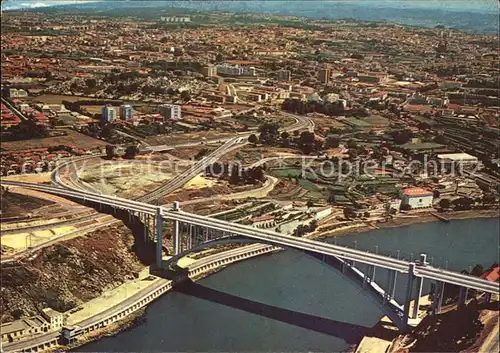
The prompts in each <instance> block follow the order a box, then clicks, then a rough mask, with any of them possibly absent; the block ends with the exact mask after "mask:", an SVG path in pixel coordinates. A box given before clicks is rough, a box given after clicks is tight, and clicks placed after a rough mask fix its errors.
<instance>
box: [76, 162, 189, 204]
mask: <svg viewBox="0 0 500 353" xmlns="http://www.w3.org/2000/svg"><path fill="white" fill-rule="evenodd" d="M182 170H183V169H179V172H181V171H182ZM174 175H175V174H174V171H173V170H172V169H170V168H167V165H165V168H160V167H158V166H157V165H154V164H149V163H141V162H135V161H113V162H110V161H106V163H96V164H94V165H87V166H86V167H85V169H83V170H82V171H81V172H80V173H79V177H80V181H82V182H84V183H87V184H89V185H91V186H92V187H93V188H95V189H97V190H100V191H101V192H103V193H105V194H108V195H117V196H121V197H126V198H134V197H138V196H141V195H143V194H145V193H146V192H148V191H151V190H153V189H155V188H156V187H158V186H160V185H161V184H162V183H164V182H166V181H168V180H169V179H171V178H172V177H173V176H174Z"/></svg>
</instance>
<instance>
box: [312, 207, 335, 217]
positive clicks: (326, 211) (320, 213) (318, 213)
mask: <svg viewBox="0 0 500 353" xmlns="http://www.w3.org/2000/svg"><path fill="white" fill-rule="evenodd" d="M314 212H315V215H314V219H316V220H318V221H320V220H322V219H323V218H326V217H328V216H329V215H331V214H332V208H331V207H330V206H326V207H322V208H317V209H315V210H314Z"/></svg>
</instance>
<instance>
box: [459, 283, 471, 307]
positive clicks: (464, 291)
mask: <svg viewBox="0 0 500 353" xmlns="http://www.w3.org/2000/svg"><path fill="white" fill-rule="evenodd" d="M468 291H469V289H468V288H466V287H460V293H459V294H458V306H461V305H465V303H466V302H467V292H468Z"/></svg>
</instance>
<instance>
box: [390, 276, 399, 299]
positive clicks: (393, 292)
mask: <svg viewBox="0 0 500 353" xmlns="http://www.w3.org/2000/svg"><path fill="white" fill-rule="evenodd" d="M397 278H398V271H396V270H394V271H392V274H391V281H390V287H389V288H390V290H391V299H393V298H394V296H395V295H396V280H397Z"/></svg>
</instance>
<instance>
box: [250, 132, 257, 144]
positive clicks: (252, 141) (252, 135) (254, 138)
mask: <svg viewBox="0 0 500 353" xmlns="http://www.w3.org/2000/svg"><path fill="white" fill-rule="evenodd" d="M248 142H250V143H251V144H254V145H256V144H257V142H259V139H258V138H257V136H256V135H255V134H251V135H250V136H248Z"/></svg>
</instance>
